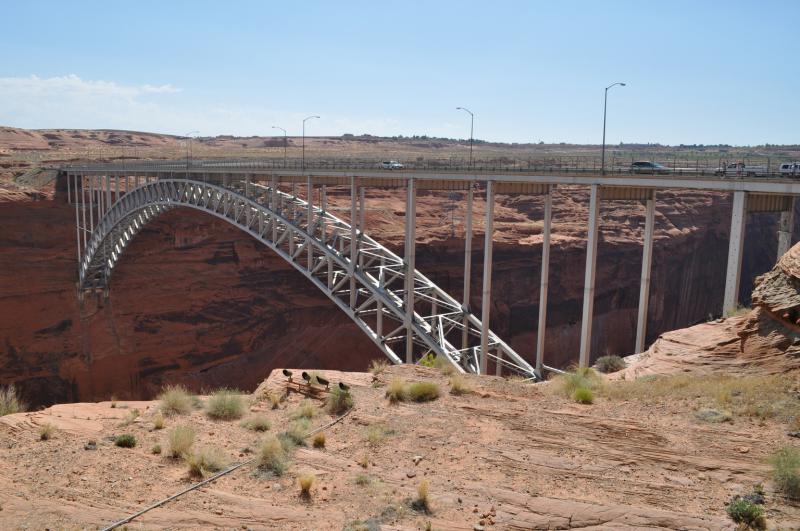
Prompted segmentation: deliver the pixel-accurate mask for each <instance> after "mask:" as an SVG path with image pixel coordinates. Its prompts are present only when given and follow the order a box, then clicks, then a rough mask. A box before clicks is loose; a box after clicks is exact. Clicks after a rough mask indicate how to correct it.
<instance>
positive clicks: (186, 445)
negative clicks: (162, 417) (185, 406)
mask: <svg viewBox="0 0 800 531" xmlns="http://www.w3.org/2000/svg"><path fill="white" fill-rule="evenodd" d="M194 436H195V431H194V428H192V427H191V426H175V427H174V428H172V430H170V432H169V435H168V440H169V455H170V456H172V457H175V458H177V457H183V456H185V455H187V454H188V453H189V450H190V449H191V447H192V445H193V444H194Z"/></svg>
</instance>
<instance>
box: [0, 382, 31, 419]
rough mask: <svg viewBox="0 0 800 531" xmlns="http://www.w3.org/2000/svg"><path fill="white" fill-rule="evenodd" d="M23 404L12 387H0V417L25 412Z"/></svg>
mask: <svg viewBox="0 0 800 531" xmlns="http://www.w3.org/2000/svg"><path fill="white" fill-rule="evenodd" d="M25 409H26V407H25V404H24V403H23V402H22V400H21V399H20V397H19V393H18V392H17V388H16V387H14V385H13V384H12V385H8V386H3V387H0V417H2V416H5V415H11V414H12V413H20V412H22V411H25Z"/></svg>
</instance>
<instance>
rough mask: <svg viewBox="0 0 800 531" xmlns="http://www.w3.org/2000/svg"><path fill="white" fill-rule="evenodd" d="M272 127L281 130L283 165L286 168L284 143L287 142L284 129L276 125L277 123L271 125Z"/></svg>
mask: <svg viewBox="0 0 800 531" xmlns="http://www.w3.org/2000/svg"><path fill="white" fill-rule="evenodd" d="M272 128H273V129H280V130H281V131H283V167H284V168H286V144H287V140H286V129H284V128H283V127H278V126H277V125H273V126H272Z"/></svg>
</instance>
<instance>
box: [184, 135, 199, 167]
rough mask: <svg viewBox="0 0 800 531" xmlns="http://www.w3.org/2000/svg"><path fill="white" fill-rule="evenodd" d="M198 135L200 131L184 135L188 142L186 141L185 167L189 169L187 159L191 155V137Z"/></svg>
mask: <svg viewBox="0 0 800 531" xmlns="http://www.w3.org/2000/svg"><path fill="white" fill-rule="evenodd" d="M199 133H200V131H189V132H188V133H186V134H185V135H184V136H185V137H187V138H188V140H187V141H186V167H187V168H188V167H189V164H190V160H189V157H190V154H191V151H192V135H196V134H199Z"/></svg>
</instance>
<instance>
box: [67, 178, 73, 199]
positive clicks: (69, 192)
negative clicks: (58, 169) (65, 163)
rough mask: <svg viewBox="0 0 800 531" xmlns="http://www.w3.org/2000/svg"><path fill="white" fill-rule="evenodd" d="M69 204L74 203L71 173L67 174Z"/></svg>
mask: <svg viewBox="0 0 800 531" xmlns="http://www.w3.org/2000/svg"><path fill="white" fill-rule="evenodd" d="M67 204H68V205H71V204H72V185H71V184H70V174H69V173H68V174H67Z"/></svg>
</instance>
